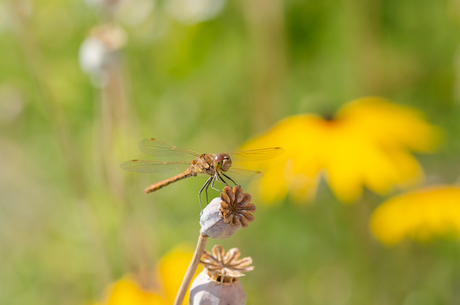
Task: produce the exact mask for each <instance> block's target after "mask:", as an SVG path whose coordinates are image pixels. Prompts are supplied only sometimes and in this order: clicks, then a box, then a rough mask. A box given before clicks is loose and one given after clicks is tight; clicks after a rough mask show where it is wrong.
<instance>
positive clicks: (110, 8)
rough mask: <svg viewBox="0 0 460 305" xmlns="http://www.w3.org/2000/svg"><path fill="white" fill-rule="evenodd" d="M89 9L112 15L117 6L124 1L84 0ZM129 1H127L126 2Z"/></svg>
mask: <svg viewBox="0 0 460 305" xmlns="http://www.w3.org/2000/svg"><path fill="white" fill-rule="evenodd" d="M84 1H85V3H86V4H87V5H88V6H89V7H94V8H96V9H99V10H102V11H107V12H110V13H113V12H114V11H115V10H116V9H117V7H118V5H119V4H120V3H121V2H123V1H125V0H84ZM128 1H129V0H128Z"/></svg>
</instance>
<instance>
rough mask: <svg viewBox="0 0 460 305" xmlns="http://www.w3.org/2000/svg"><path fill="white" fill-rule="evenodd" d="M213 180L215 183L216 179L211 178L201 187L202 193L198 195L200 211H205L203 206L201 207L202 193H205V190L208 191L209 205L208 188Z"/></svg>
mask: <svg viewBox="0 0 460 305" xmlns="http://www.w3.org/2000/svg"><path fill="white" fill-rule="evenodd" d="M211 180H212V181H214V177H209V179H208V180H207V181H206V183H205V184H204V185H203V186H202V187H201V189H200V192H199V193H198V199H199V200H200V209H201V211H203V206H202V205H201V193H203V190H204V189H206V204H207V203H208V188H209V184H210V183H211Z"/></svg>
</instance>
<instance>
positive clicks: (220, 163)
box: [214, 154, 232, 172]
mask: <svg viewBox="0 0 460 305" xmlns="http://www.w3.org/2000/svg"><path fill="white" fill-rule="evenodd" d="M231 166H232V159H231V158H230V156H229V155H227V154H218V155H216V158H215V159H214V167H215V168H216V169H220V170H222V171H224V172H226V171H228V170H229V169H230V167H231Z"/></svg>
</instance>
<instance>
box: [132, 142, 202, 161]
mask: <svg viewBox="0 0 460 305" xmlns="http://www.w3.org/2000/svg"><path fill="white" fill-rule="evenodd" d="M139 148H140V149H141V150H142V151H143V152H145V153H147V154H149V155H152V156H188V157H190V156H194V157H198V156H199V155H200V154H199V153H197V152H195V151H193V150H190V149H186V148H182V147H177V146H174V145H171V144H168V143H165V142H162V141H160V140H157V139H153V138H151V139H145V140H142V141H140V142H139Z"/></svg>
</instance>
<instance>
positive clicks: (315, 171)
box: [243, 97, 440, 202]
mask: <svg viewBox="0 0 460 305" xmlns="http://www.w3.org/2000/svg"><path fill="white" fill-rule="evenodd" d="M439 139H440V131H439V130H438V128H436V127H435V126H433V125H431V124H429V123H428V122H427V121H426V120H425V119H424V116H423V114H422V113H420V112H419V111H417V110H416V109H413V108H410V107H405V106H400V105H395V104H392V103H391V102H389V101H387V100H385V99H382V98H377V97H368V98H362V99H358V100H355V101H353V102H351V103H348V104H347V105H345V106H344V107H342V109H340V110H339V112H338V113H337V115H336V117H335V118H333V119H330V120H329V119H324V118H321V117H319V116H317V115H311V114H304V115H297V116H292V117H288V118H286V119H285V120H283V121H281V122H279V123H278V124H277V125H275V126H274V127H273V128H272V129H271V130H269V131H268V132H267V133H265V134H264V135H262V136H260V137H258V138H256V139H254V140H252V141H250V142H249V143H247V144H246V145H244V146H243V149H255V148H261V147H270V146H280V147H282V148H284V150H285V153H284V155H282V156H281V157H277V158H275V159H272V160H267V161H264V162H261V163H260V164H258V165H257V166H258V167H259V168H262V169H263V171H264V178H263V179H262V180H261V181H260V182H255V183H256V186H257V188H258V190H259V192H260V193H261V196H262V198H263V199H264V201H266V202H273V201H278V200H280V199H282V198H284V197H286V196H287V195H288V194H289V195H290V196H291V197H292V199H294V200H296V201H305V200H310V199H312V198H313V197H314V196H315V193H316V189H317V186H318V182H319V180H320V177H321V175H324V177H325V179H326V181H327V183H328V184H329V186H330V188H331V190H332V191H333V192H334V194H335V195H336V196H337V198H339V199H340V200H341V201H343V202H353V201H354V200H356V199H358V198H359V197H360V195H361V193H362V188H363V186H366V187H368V188H369V189H371V190H372V191H374V192H376V193H378V194H384V193H386V192H388V191H389V190H391V188H392V187H394V186H397V187H400V188H405V187H410V186H413V185H415V184H417V183H418V182H420V181H421V180H423V178H424V174H423V170H422V168H421V167H420V165H419V164H418V162H417V161H416V160H415V158H414V157H413V156H412V155H411V154H410V151H415V152H432V151H433V150H434V149H435V148H436V147H437V146H438V143H439Z"/></svg>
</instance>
